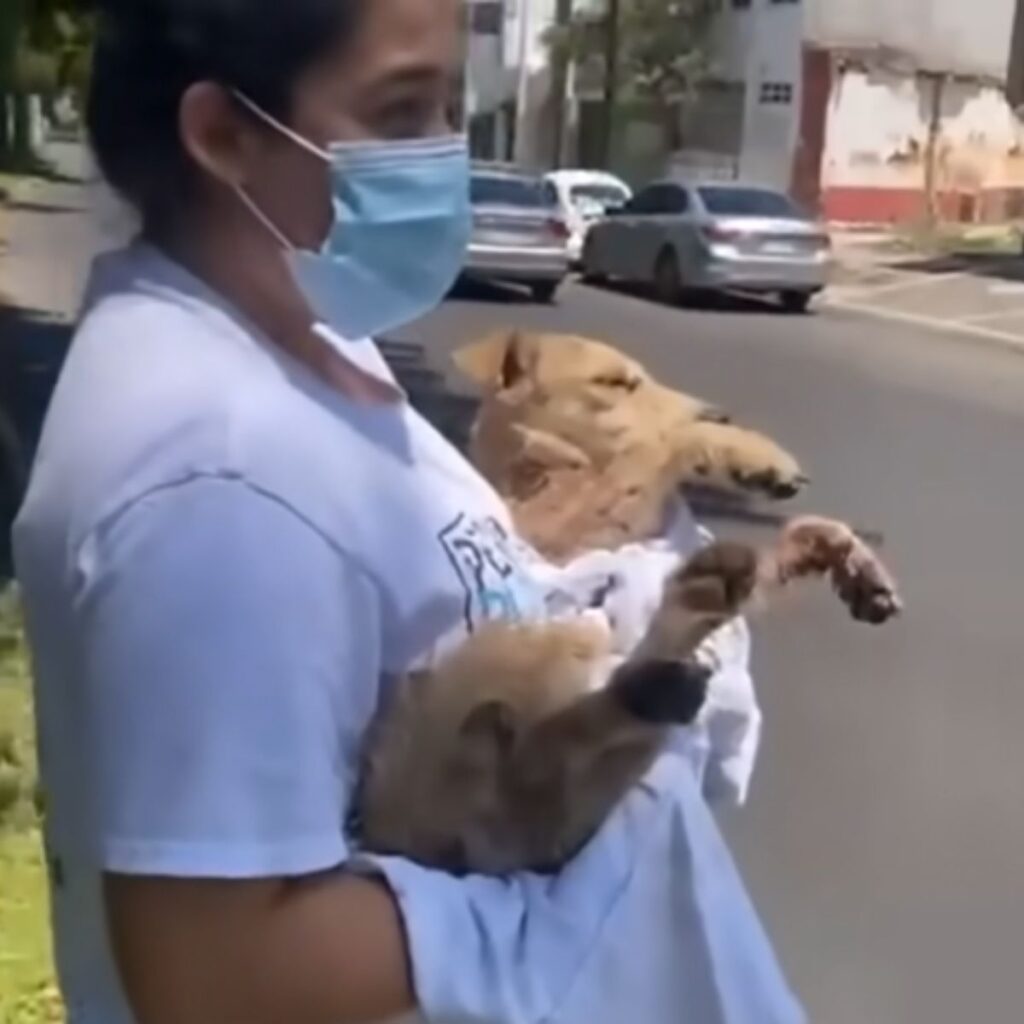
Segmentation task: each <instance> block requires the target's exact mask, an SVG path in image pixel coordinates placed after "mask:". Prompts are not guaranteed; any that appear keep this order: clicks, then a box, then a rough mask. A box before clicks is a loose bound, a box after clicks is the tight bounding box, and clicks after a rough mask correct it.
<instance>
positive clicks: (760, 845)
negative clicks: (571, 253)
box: [0, 210, 1024, 1024]
mask: <svg viewBox="0 0 1024 1024" xmlns="http://www.w3.org/2000/svg"><path fill="white" fill-rule="evenodd" d="M74 224H75V221H74V220H73V219H70V218H69V217H68V216H67V215H63V214H57V213H53V214H47V213H44V212H41V211H32V210H23V211H21V212H19V213H18V214H17V215H16V223H15V225H14V227H15V241H17V239H18V238H19V237H20V238H22V239H23V240H24V241H23V242H22V243H21V244H22V245H24V246H27V248H16V249H15V251H16V252H18V251H20V252H21V253H22V254H23V255H27V256H29V257H30V258H31V259H34V260H35V261H36V262H35V266H36V267H37V268H38V269H39V271H40V272H42V273H43V274H44V275H46V274H49V275H51V276H50V277H48V278H47V277H46V276H44V277H43V278H42V280H40V281H33V280H30V278H34V277H35V276H36V275H35V274H28V273H26V272H25V271H24V270H22V271H17V270H16V268H15V272H17V273H22V274H23V277H22V278H20V279H19V280H21V281H23V282H24V286H25V287H26V288H30V289H35V290H34V291H31V292H30V293H29V299H30V301H31V302H32V303H33V304H36V303H42V302H46V301H48V299H49V300H54V299H59V300H60V301H59V304H60V305H62V306H63V305H65V302H64V299H63V298H61V297H62V296H64V297H67V296H70V297H71V301H72V303H73V301H74V296H75V294H76V288H77V285H76V281H78V280H79V279H80V275H81V273H82V270H83V269H84V265H85V262H86V259H87V257H88V254H89V250H90V247H91V246H92V245H93V243H94V242H95V235H94V233H93V234H90V230H89V229H88V228H86V227H85V226H84V222H83V221H82V220H81V219H79V220H78V227H75V226H74ZM33 238H34V239H35V241H33ZM33 254H34V255H33ZM11 275H12V260H11V259H8V260H7V261H5V262H4V263H3V264H0V282H2V285H3V287H7V286H8V284H7V283H8V282H9V281H11V280H14V279H15V278H12V276H11ZM20 287H21V285H19V288H20ZM940 291H941V286H940ZM501 323H509V324H520V325H526V326H536V327H539V328H551V329H558V330H571V331H577V332H583V333H587V334H592V335H594V336H597V337H605V338H608V339H609V340H611V341H613V342H614V343H616V344H619V345H621V346H623V347H624V348H626V349H628V350H629V351H631V352H632V353H634V354H635V355H636V356H637V357H639V358H640V359H642V360H644V361H645V362H646V363H647V364H648V365H650V367H651V368H652V369H653V370H655V371H656V372H657V373H659V374H660V375H662V376H663V377H664V378H665V379H666V380H668V381H670V382H674V383H676V384H678V385H679V386H683V387H685V388H687V389H688V390H691V391H694V392H697V393H700V394H704V395H706V396H707V397H709V398H711V399H713V400H715V401H717V402H719V403H720V404H722V405H724V406H726V407H728V408H731V409H732V410H734V412H735V414H736V415H737V416H739V417H742V418H743V419H745V420H748V421H749V422H751V423H752V424H755V425H758V426H760V427H762V428H764V429H766V430H768V431H770V432H771V433H773V434H775V435H776V436H778V438H779V439H780V440H781V441H783V442H784V443H786V444H787V445H789V446H790V447H792V448H793V449H794V450H795V451H796V452H797V453H798V454H799V455H800V456H801V458H802V459H803V460H804V461H805V462H806V463H807V465H808V468H809V469H810V471H811V473H812V474H813V476H814V480H815V482H814V485H813V487H812V489H811V491H810V493H809V495H808V496H807V497H806V498H805V499H802V500H801V501H800V503H799V505H798V506H794V507H793V511H796V508H797V507H799V508H802V509H813V510H816V511H820V512H823V513H826V514H838V515H842V516H845V517H848V518H850V519H851V520H853V521H854V522H855V523H857V524H858V525H861V526H863V527H865V528H867V529H873V530H877V531H879V532H880V533H882V534H883V536H884V541H885V551H886V553H887V555H888V557H889V558H890V559H891V561H892V564H893V566H894V568H895V570H896V571H897V573H898V574H899V576H900V578H901V582H902V584H903V587H904V590H905V593H906V597H907V600H908V605H909V607H908V613H907V616H906V618H905V619H904V620H903V621H902V622H900V623H898V624H896V625H895V626H892V627H890V628H887V629H884V630H880V631H875V630H870V629H867V628H863V627H861V628H859V627H856V626H854V625H852V624H850V623H849V622H848V621H847V620H846V619H845V618H844V617H843V616H842V615H840V614H839V613H838V611H837V610H836V609H835V608H834V607H833V606H832V604H831V603H830V602H828V601H826V600H823V599H820V598H815V597H810V598H809V599H808V600H806V601H804V602H802V604H801V605H800V606H799V607H797V608H794V609H791V610H789V611H788V612H787V613H786V614H784V615H778V616H776V617H774V618H772V619H769V620H767V621H766V622H764V623H762V624H761V625H759V626H758V627H757V646H756V660H755V668H756V675H757V678H758V681H759V685H760V689H761V693H762V696H763V699H764V703H765V706H766V734H765V746H764V752H763V760H762V762H761V767H760V769H759V774H758V776H757V778H756V780H755V785H754V790H753V794H752V797H751V802H750V804H749V806H748V807H747V808H746V809H744V810H743V811H741V812H739V813H734V814H730V815H728V816H727V829H728V832H729V834H730V836H731V838H732V841H733V843H734V847H735V849H736V850H737V852H738V855H739V858H740V860H741V863H742V865H743V868H744V872H745V875H746V877H747V879H748V881H749V883H750V886H751V889H752V891H753V894H754V896H755V899H756V901H757V903H758V906H759V907H760V908H761V910H762V912H763V915H764V917H765V920H766V922H767V924H768V927H769V929H770V931H771V933H772V935H773V936H774V937H775V940H776V942H777V945H778V948H779V951H780V954H781V956H782V958H783V961H784V963H785V965H786V967H787V968H788V970H789V972H790V974H791V976H792V978H793V980H794V982H795V984H796V986H797V988H798V989H799V991H800V993H801V995H802V997H803V998H804V1000H805V1001H806V1003H807V1005H808V1008H809V1010H810V1014H811V1019H812V1020H813V1021H814V1022H815V1024H918V1022H920V1024H967V1022H971V1024H974V1022H978V1024H1015V1022H1017V1021H1020V1020H1022V1019H1024V1007H1022V1005H1021V999H1020V991H1019V983H1018V975H1019V972H1020V968H1021V950H1022V949H1024V882H1022V881H1021V874H1022V867H1024V813H1022V811H1024V750H1022V747H1021V744H1020V742H1019V739H1018V735H1019V732H1020V728H1021V723H1024V686H1022V682H1024V679H1022V675H1024V673H1022V671H1021V668H1020V664H1021V656H1020V641H1019V637H1020V635H1021V633H1022V629H1021V623H1022V612H1021V601H1020V599H1019V594H1018V588H1019V587H1020V585H1021V582H1022V581H1024V543H1022V542H1021V539H1020V537H1019V535H1018V533H1017V531H1018V530H1020V529H1021V526H1020V524H1021V521H1022V515H1021V510H1022V509H1024V472H1022V470H1024V451H1022V446H1021V440H1022V438H1024V360H1022V359H1020V358H1019V357H1018V356H1015V355H1011V354H1010V353H1008V352H1004V351H1001V350H999V349H998V348H996V347H990V346H988V345H980V346H979V345H977V344H974V340H973V339H968V338H966V337H954V336H952V335H950V336H948V337H947V336H946V335H944V334H941V333H936V332H933V331H931V330H925V329H922V328H921V327H920V326H909V325H906V324H898V323H894V322H886V321H883V320H877V319H867V318H865V317H863V316H861V315H859V314H853V313H851V312H848V311H845V310H843V309H837V308H830V307H826V308H824V309H823V311H822V312H821V313H819V314H818V315H813V316H809V317H790V316H784V315H780V314H776V313H770V312H765V310H764V308H763V307H761V306H756V305H750V306H742V305H733V306H726V307H724V308H713V309H699V310H673V309H667V308H664V307H661V306H657V305H654V304H652V303H649V302H647V301H645V300H642V299H638V298H634V297H630V296H627V295H622V294H616V293H612V292H606V291H596V290H590V289H585V288H582V287H578V286H570V287H568V288H567V289H566V291H565V293H564V296H563V298H562V300H561V302H560V304H559V305H558V306H557V307H555V308H550V309H549V308H544V307H539V306H535V305H532V304H529V303H526V302H525V301H521V300H518V299H516V298H515V297H514V296H512V295H511V293H505V292H501V291H493V292H489V291H485V292H477V293H476V294H475V295H470V296H464V297H462V298H460V299H457V300H455V301H452V302H448V303H446V304H445V305H444V307H443V308H442V309H441V310H439V311H438V312H437V313H436V314H434V315H433V316H431V317H428V318H427V319H426V320H424V321H423V322H422V323H420V324H417V325H415V326H414V327H412V328H410V329H409V330H408V331H406V332H403V333H404V335H405V337H407V338H410V339H413V340H419V341H423V342H425V343H427V344H428V346H429V349H430V353H431V357H432V358H433V359H434V360H435V361H436V362H437V364H438V365H439V366H444V365H447V355H448V353H450V351H451V350H452V348H453V347H454V346H455V345H457V344H458V343H460V342H462V341H464V340H467V339H469V338H471V337H473V336H474V335H475V334H477V333H478V332H480V331H483V330H486V329H488V328H490V327H492V326H494V325H495V324H501ZM711 525H712V526H713V527H714V528H715V529H716V530H717V531H718V532H719V533H728V534H731V535H746V534H748V533H756V531H754V530H753V528H751V527H748V526H741V525H739V524H732V523H729V522H725V521H716V522H713V523H712V524H711Z"/></svg>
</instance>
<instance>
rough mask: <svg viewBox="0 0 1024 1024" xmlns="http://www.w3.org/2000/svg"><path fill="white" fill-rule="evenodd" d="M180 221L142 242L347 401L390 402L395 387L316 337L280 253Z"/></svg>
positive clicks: (248, 238)
mask: <svg viewBox="0 0 1024 1024" xmlns="http://www.w3.org/2000/svg"><path fill="white" fill-rule="evenodd" d="M185 225H186V222H185V221H179V222H178V225H176V226H175V227H174V228H172V229H171V230H164V231H153V230H146V231H144V232H143V236H144V238H145V239H146V241H148V242H150V243H151V244H152V245H154V246H155V247H156V248H158V249H160V250H161V251H162V252H164V253H166V254H167V256H169V257H170V258H171V259H173V260H175V261H176V262H177V263H179V264H181V266H183V267H185V269H186V270H188V271H189V272H190V273H191V274H192V275H193V276H195V277H196V278H198V279H199V280H201V281H202V282H203V283H204V284H206V285H207V286H208V287H209V288H211V289H212V290H213V291H215V292H216V293H217V294H218V295H220V296H221V297H222V298H224V299H225V300H226V301H227V302H229V303H230V304H231V305H232V306H234V307H235V308H236V309H237V310H238V311H239V312H240V313H242V314H243V315H244V316H245V317H246V318H247V319H248V320H249V321H250V322H251V323H252V324H253V325H255V327H256V328H258V330H259V331H260V332H261V333H262V334H264V335H265V336H266V337H267V338H268V339H269V340H270V341H271V342H272V343H274V344H275V345H277V346H278V347H279V348H280V349H282V350H283V351H284V352H286V353H287V354H288V355H289V356H290V357H291V358H292V359H295V360H297V361H298V362H300V363H302V364H303V365H304V366H306V367H307V368H308V369H310V370H312V371H313V372H314V373H315V374H316V375H317V376H318V377H320V378H321V379H322V380H324V381H326V382H327V383H328V384H330V385H331V386H332V387H334V388H336V389H337V390H339V391H341V392H342V393H343V394H345V395H346V396H347V397H349V398H352V399H354V400H356V401H362V402H368V403H381V402H393V401H395V400H396V399H397V398H399V397H400V396H401V392H400V391H399V390H397V389H396V388H394V386H392V385H390V384H388V383H386V382H384V381H381V380H379V379H378V378H376V377H373V376H371V375H369V374H367V373H366V372H365V371H363V370H362V369H361V368H360V367H358V366H357V365H356V364H354V363H353V362H351V361H350V360H348V359H346V358H345V357H344V356H343V355H342V354H341V353H339V352H338V351H337V350H336V349H335V348H334V347H333V346H331V345H329V344H328V343H327V342H326V341H325V340H324V339H323V338H321V337H320V336H319V335H318V334H317V333H316V331H315V330H314V327H315V319H314V317H313V315H312V313H311V312H310V309H309V306H308V304H307V303H306V301H305V299H304V297H303V296H302V294H301V292H300V291H299V290H298V288H297V287H296V286H295V281H294V279H293V277H292V274H291V271H290V270H289V268H288V265H287V263H286V261H285V259H284V257H283V254H282V253H281V251H280V249H279V248H278V247H277V246H276V244H275V243H273V241H272V240H269V239H267V238H265V237H263V236H262V235H261V234H258V235H255V236H253V235H246V234H245V233H239V232H234V233H231V234H228V233H225V232H217V231H211V230H209V229H206V230H202V229H198V230H194V229H190V228H189V227H187V226H185Z"/></svg>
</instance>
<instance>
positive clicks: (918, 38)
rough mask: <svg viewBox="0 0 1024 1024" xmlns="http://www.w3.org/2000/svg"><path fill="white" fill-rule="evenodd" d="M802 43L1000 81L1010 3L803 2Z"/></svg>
mask: <svg viewBox="0 0 1024 1024" xmlns="http://www.w3.org/2000/svg"><path fill="white" fill-rule="evenodd" d="M803 6H805V7H806V19H807V38H808V39H809V41H811V42H814V43H817V44H819V45H821V46H824V47H827V48H846V47H851V48H860V47H864V48H873V47H877V46H884V47H888V48H891V49H893V50H896V51H899V52H900V53H901V54H904V55H906V56H907V57H909V58H910V59H911V60H912V61H913V62H915V63H916V65H917V67H918V68H919V69H922V70H926V71H955V72H958V73H960V74H966V75H980V76H991V77H993V78H996V79H998V80H1000V81H1002V80H1003V79H1004V77H1005V75H1006V71H1007V65H1008V61H1009V52H1010V35H1011V30H1012V25H1013V15H1014V9H1015V6H1016V3H1015V0H804V3H803Z"/></svg>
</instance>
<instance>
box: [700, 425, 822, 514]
mask: <svg viewBox="0 0 1024 1024" xmlns="http://www.w3.org/2000/svg"><path fill="white" fill-rule="evenodd" d="M688 433H689V434H690V435H691V436H690V437H689V438H687V439H686V440H685V442H684V449H685V452H686V455H685V457H684V460H683V463H684V484H690V485H698V486H705V487H711V488H717V489H721V490H725V491H730V492H734V493H735V492H738V493H740V494H744V495H750V496H753V497H764V498H769V499H771V500H773V501H782V500H785V499H787V498H794V497H796V495H798V494H799V493H800V492H801V491H802V490H803V489H804V488H805V487H806V486H807V484H808V483H809V482H810V479H809V477H808V476H807V474H806V473H805V472H804V471H803V469H802V468H801V466H800V464H799V463H798V462H797V460H796V459H795V458H794V457H793V456H792V455H790V453H789V452H787V451H785V450H784V449H783V448H781V447H780V446H779V445H777V444H776V443H775V442H774V441H772V440H771V439H770V438H768V437H765V436H764V435H763V434H759V433H757V432H756V431H753V430H746V429H744V428H743V427H738V426H735V425H734V424H731V423H714V422H710V423H709V422H702V423H699V424H696V425H695V426H694V427H692V428H691V429H690V431H688Z"/></svg>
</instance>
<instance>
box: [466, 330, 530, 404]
mask: <svg viewBox="0 0 1024 1024" xmlns="http://www.w3.org/2000/svg"><path fill="white" fill-rule="evenodd" d="M539 351H540V338H538V337H537V335H535V334H529V333H527V332H525V331H520V330H517V329H515V328H510V329H506V330H501V331H495V332H494V333H493V334H490V335H488V336H487V337H486V338H483V339H482V340H480V341H475V342H473V343H472V344H469V345H466V346H465V347H463V348H461V349H459V350H458V351H456V352H455V354H454V355H453V356H452V361H453V362H454V363H455V366H456V367H457V368H458V370H459V371H460V372H461V373H463V374H464V375H465V376H466V377H468V378H469V379H470V380H471V381H472V382H473V383H474V384H476V385H477V386H478V387H480V388H482V389H484V390H487V391H503V390H505V388H510V387H512V386H513V385H515V383H516V382H517V381H519V380H520V379H521V378H522V377H524V376H525V375H526V374H527V373H529V372H530V370H531V369H532V368H533V366H534V365H535V364H536V361H537V355H538V353H539Z"/></svg>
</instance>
